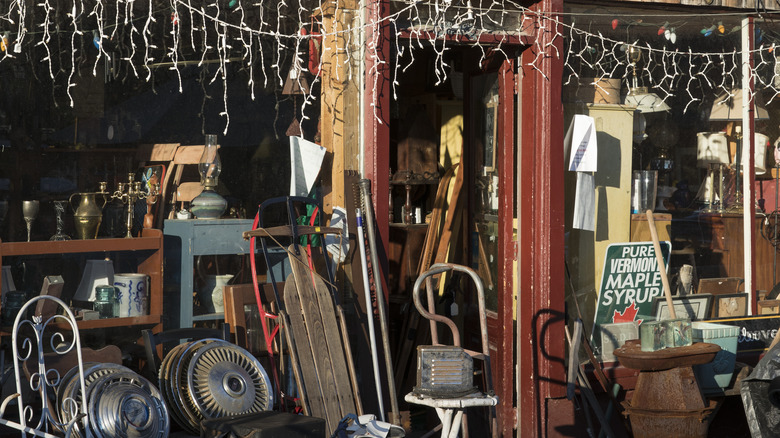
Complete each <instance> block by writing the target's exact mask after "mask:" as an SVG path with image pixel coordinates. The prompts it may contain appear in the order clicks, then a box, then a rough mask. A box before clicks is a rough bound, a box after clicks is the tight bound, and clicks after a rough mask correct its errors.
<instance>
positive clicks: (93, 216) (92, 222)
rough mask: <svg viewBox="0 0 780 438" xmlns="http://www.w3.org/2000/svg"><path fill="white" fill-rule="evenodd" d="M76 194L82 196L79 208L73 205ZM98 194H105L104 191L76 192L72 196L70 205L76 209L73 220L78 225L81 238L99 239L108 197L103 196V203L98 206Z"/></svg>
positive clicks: (77, 228) (77, 230)
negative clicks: (96, 199)
mask: <svg viewBox="0 0 780 438" xmlns="http://www.w3.org/2000/svg"><path fill="white" fill-rule="evenodd" d="M76 195H78V196H80V197H81V200H80V201H79V205H78V208H76V207H74V206H73V197H74V196H76ZM96 195H104V193H100V192H99V193H74V194H72V195H71V196H70V205H71V207H73V208H74V210H75V212H74V214H73V222H74V223H75V227H76V237H77V238H79V239H82V240H83V239H97V233H98V228H100V223H101V222H102V221H103V207H104V206H105V205H106V199H105V197H103V205H100V206H98V203H97V201H95V197H96Z"/></svg>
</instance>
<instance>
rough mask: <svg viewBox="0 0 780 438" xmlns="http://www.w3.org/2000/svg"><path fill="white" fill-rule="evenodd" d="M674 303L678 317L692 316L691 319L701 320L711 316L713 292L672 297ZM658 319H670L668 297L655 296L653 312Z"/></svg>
mask: <svg viewBox="0 0 780 438" xmlns="http://www.w3.org/2000/svg"><path fill="white" fill-rule="evenodd" d="M672 303H673V304H672V305H673V306H674V311H675V314H676V316H677V318H690V320H691V321H701V320H704V319H708V318H709V317H710V312H711V310H710V309H711V308H712V294H693V295H688V296H685V297H672ZM652 315H655V319H656V320H657V321H662V320H665V319H670V316H669V306H668V305H667V304H666V297H664V296H663V295H662V296H658V297H653V312H652Z"/></svg>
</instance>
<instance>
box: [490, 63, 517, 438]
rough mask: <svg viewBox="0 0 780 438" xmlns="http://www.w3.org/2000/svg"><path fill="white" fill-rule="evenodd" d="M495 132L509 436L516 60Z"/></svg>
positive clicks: (500, 387) (505, 430)
mask: <svg viewBox="0 0 780 438" xmlns="http://www.w3.org/2000/svg"><path fill="white" fill-rule="evenodd" d="M498 82H499V86H498V92H499V93H500V96H499V99H498V114H499V116H498V126H497V128H498V132H499V133H500V134H499V135H500V138H499V139H497V140H498V141H499V142H500V143H498V144H499V145H500V147H499V148H498V150H497V151H496V152H497V154H498V155H497V157H496V159H497V160H498V163H500V164H499V169H498V171H499V178H498V180H499V181H500V186H499V188H498V195H499V197H500V201H499V202H500V204H499V210H498V229H499V232H498V236H499V239H498V254H499V257H501V258H502V263H501V265H500V266H499V269H498V282H497V285H498V291H499V294H498V323H499V328H500V331H499V333H501V335H500V337H499V339H497V340H496V342H497V343H498V354H497V356H498V357H497V358H496V361H495V362H494V365H493V369H494V371H493V375H494V376H495V379H496V383H497V384H496V385H495V386H496V389H497V394H498V397H499V400H502V401H503V403H499V405H498V407H497V413H498V422H499V423H498V427H499V431H500V432H499V435H500V436H511V435H512V429H513V426H514V409H513V408H514V402H513V399H514V397H513V395H514V394H513V393H514V379H513V376H514V345H513V343H514V330H513V327H514V318H513V312H512V302H513V300H514V297H513V293H512V269H513V266H512V265H513V263H512V262H513V261H514V258H515V254H514V243H513V242H512V225H513V224H512V218H514V216H515V209H514V202H513V199H514V189H515V178H514V173H515V165H514V163H515V160H514V149H515V130H514V129H513V127H514V126H515V62H514V61H512V60H508V61H504V62H503V64H502V65H501V68H500V69H499V71H498Z"/></svg>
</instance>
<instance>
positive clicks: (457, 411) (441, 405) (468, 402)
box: [404, 263, 498, 438]
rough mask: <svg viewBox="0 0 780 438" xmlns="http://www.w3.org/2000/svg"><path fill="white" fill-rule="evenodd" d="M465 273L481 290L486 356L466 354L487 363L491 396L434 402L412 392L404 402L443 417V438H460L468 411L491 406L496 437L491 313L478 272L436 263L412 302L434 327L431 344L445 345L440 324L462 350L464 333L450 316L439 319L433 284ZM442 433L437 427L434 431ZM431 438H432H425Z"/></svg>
mask: <svg viewBox="0 0 780 438" xmlns="http://www.w3.org/2000/svg"><path fill="white" fill-rule="evenodd" d="M451 271H452V272H455V271H457V272H462V273H466V274H468V275H469V276H470V277H471V279H472V280H473V281H474V284H475V285H476V288H477V300H478V305H479V326H480V331H481V341H482V352H481V353H480V352H476V351H471V350H466V349H464V351H465V352H466V353H468V354H469V355H470V356H472V357H476V358H479V359H482V360H483V362H484V368H485V369H484V374H485V385H486V386H487V387H486V388H485V389H486V390H487V391H488V393H487V394H484V393H478V392H477V393H474V394H469V395H466V396H462V397H453V398H434V397H429V396H426V395H421V394H416V393H415V392H410V393H408V394H406V396H405V397H404V400H406V401H407V402H408V403H415V404H419V405H423V406H428V407H432V408H434V409H436V413H437V415H438V416H439V419H440V420H441V426H440V428H441V436H442V437H449V438H455V437H457V436H458V433H459V432H460V427H461V422H462V421H463V418H464V417H463V415H464V410H465V409H466V408H469V407H476V406H488V407H491V411H490V416H491V418H490V427H491V429H492V434H493V436H495V435H496V432H497V428H496V424H495V423H496V421H495V420H496V416H495V415H496V413H495V408H493V406H495V405H497V404H498V397H497V396H495V395H493V394H492V390H493V375H492V373H491V367H490V350H489V348H490V347H489V345H488V336H487V316H486V315H487V313H486V312H485V291H484V288H483V286H482V280H481V279H480V278H479V276H478V275H477V273H476V272H474V270H473V269H471V268H469V267H466V266H461V265H456V264H452V263H436V264H435V265H433V266H431V268H430V269H429V270H427V271H426V272H423V273H422V275H420V277H418V278H417V281H415V282H414V291H413V293H412V298H413V299H414V305H415V307H417V311H418V312H420V315H422V317H423V318H425V319H427V320H428V321H430V327H431V342H432V344H433V345H441V344H439V336H438V333H437V328H436V323H437V322H440V323H442V324H445V325H446V326H447V327H449V329H450V331H451V332H452V339H453V344H454V345H455V346H456V347H460V332H459V330H458V327H457V326H456V325H455V322H454V321H452V320H451V319H449V318H447V317H446V316H442V315H437V314H436V309H435V303H436V300H435V299H434V296H433V280H432V277H433V276H434V275H439V274H444V273H446V272H451ZM423 281H424V282H425V289H426V292H427V298H428V309H425V307H424V306H423V303H422V301H421V300H420V293H419V291H420V287H421V286H422V284H423ZM437 429H439V427H437V428H436V429H434V430H437ZM425 436H429V435H425Z"/></svg>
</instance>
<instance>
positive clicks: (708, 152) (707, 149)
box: [696, 132, 731, 212]
mask: <svg viewBox="0 0 780 438" xmlns="http://www.w3.org/2000/svg"><path fill="white" fill-rule="evenodd" d="M696 139H697V147H696V164H697V166H698V167H700V168H704V169H707V178H706V179H705V184H704V187H705V192H704V194H703V196H704V199H705V205H706V206H705V207H704V211H708V212H712V211H722V208H721V207H722V204H721V200H722V199H723V166H724V165H728V164H730V162H731V160H729V145H728V139H726V134H724V133H722V132H699V133H698V134H696ZM716 170H717V179H718V198H717V200H716V199H715V182H714V180H715V178H716ZM716 202H717V205H718V208H716V207H715V205H716Z"/></svg>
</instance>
